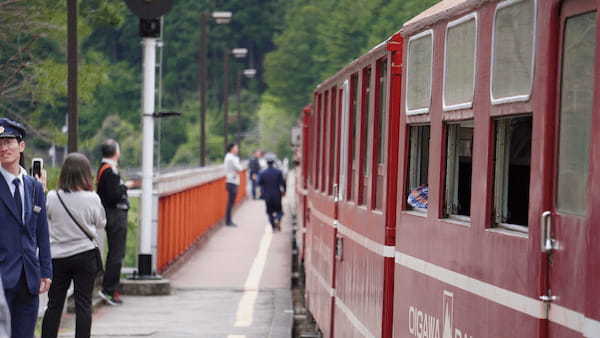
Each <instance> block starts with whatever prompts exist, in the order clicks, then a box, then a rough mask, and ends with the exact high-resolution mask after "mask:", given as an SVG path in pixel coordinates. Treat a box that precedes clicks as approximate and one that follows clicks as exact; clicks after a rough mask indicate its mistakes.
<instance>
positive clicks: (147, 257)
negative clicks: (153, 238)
mask: <svg viewBox="0 0 600 338" xmlns="http://www.w3.org/2000/svg"><path fill="white" fill-rule="evenodd" d="M160 278H161V277H160V276H157V275H156V274H155V273H153V272H152V255H151V254H138V271H137V273H134V274H133V279H160Z"/></svg>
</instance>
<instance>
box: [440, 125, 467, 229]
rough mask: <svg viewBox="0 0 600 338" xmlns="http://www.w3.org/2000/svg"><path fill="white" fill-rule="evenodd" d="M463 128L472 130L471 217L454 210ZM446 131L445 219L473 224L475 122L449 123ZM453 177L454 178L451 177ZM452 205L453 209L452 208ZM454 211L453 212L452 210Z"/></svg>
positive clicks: (457, 191)
mask: <svg viewBox="0 0 600 338" xmlns="http://www.w3.org/2000/svg"><path fill="white" fill-rule="evenodd" d="M461 127H463V128H465V129H467V128H470V129H471V133H472V135H471V140H470V143H469V154H470V158H471V173H470V182H469V192H468V194H469V196H468V200H469V201H468V202H467V203H468V210H469V215H462V214H459V213H457V212H456V211H455V210H453V209H454V208H456V207H455V205H456V204H457V203H458V202H457V200H458V199H459V187H460V184H459V180H460V177H459V173H460V171H459V168H458V164H460V157H459V155H458V154H459V149H458V148H459V147H460V145H458V142H459V141H461V140H462V139H460V128H461ZM452 129H457V130H456V131H452ZM444 130H445V138H446V141H445V145H446V147H445V151H444V163H445V167H444V168H445V170H444V182H445V184H444V205H443V208H444V213H443V217H444V218H449V219H454V220H458V221H461V222H467V223H470V222H471V201H472V187H473V153H474V152H473V148H474V142H473V141H474V131H475V121H474V120H473V119H467V120H461V121H448V122H447V123H445V126H444ZM451 138H454V140H453V141H452V144H454V147H453V148H454V149H453V150H452V151H451ZM451 176H452V177H451ZM450 205H452V206H453V207H451V206H450ZM451 209H452V210H451Z"/></svg>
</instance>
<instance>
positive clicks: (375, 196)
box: [371, 56, 389, 212]
mask: <svg viewBox="0 0 600 338" xmlns="http://www.w3.org/2000/svg"><path fill="white" fill-rule="evenodd" d="M375 65H376V67H375V83H374V89H373V91H374V96H375V98H374V100H373V101H374V104H375V109H374V111H373V120H374V123H373V156H372V163H371V166H372V167H373V175H372V176H371V205H372V206H373V207H372V209H373V210H374V211H379V212H382V211H383V209H384V205H385V201H384V198H385V185H384V182H385V164H386V156H385V155H386V149H387V148H386V146H387V137H386V136H387V126H388V123H389V121H388V104H387V102H388V96H389V94H388V92H387V83H388V82H389V74H388V58H387V56H386V57H382V58H379V59H378V60H377V61H376V63H375Z"/></svg>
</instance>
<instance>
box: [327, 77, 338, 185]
mask: <svg viewBox="0 0 600 338" xmlns="http://www.w3.org/2000/svg"><path fill="white" fill-rule="evenodd" d="M336 94H337V88H336V87H333V88H332V89H331V111H330V114H329V116H330V121H331V130H330V131H331V134H330V136H329V140H330V141H329V179H328V182H329V184H328V185H327V195H330V196H333V185H334V183H335V169H336V165H337V162H338V151H337V138H338V136H337V135H338V129H337V106H336Z"/></svg>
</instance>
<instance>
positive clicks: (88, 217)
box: [46, 190, 106, 258]
mask: <svg viewBox="0 0 600 338" xmlns="http://www.w3.org/2000/svg"><path fill="white" fill-rule="evenodd" d="M59 193H60V197H61V198H62V200H63V201H64V202H65V204H66V206H67V208H69V211H70V212H71V214H72V215H73V216H74V217H75V219H76V220H77V222H79V224H80V225H81V226H83V227H85V229H86V230H87V232H88V234H91V235H92V236H94V237H97V236H98V233H99V230H101V229H103V228H104V226H105V225H106V212H105V211H104V207H103V206H102V203H101V202H100V197H99V196H98V194H96V193H95V192H93V191H74V192H64V191H62V190H59ZM46 210H47V212H48V227H49V230H50V252H51V254H52V258H65V257H70V256H73V255H76V254H78V253H82V252H85V251H88V250H92V249H94V248H95V247H96V244H94V243H92V242H91V241H90V240H89V238H88V237H87V236H86V235H85V234H84V233H83V231H81V229H80V228H79V227H78V226H77V224H75V223H74V222H73V220H72V219H71V217H70V216H69V214H68V213H67V212H66V211H65V208H64V207H63V205H62V204H61V203H60V201H59V200H58V197H57V196H56V191H54V190H51V191H50V192H48V197H47V200H46ZM96 243H99V241H98V240H96Z"/></svg>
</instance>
